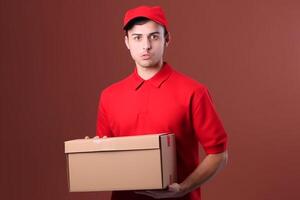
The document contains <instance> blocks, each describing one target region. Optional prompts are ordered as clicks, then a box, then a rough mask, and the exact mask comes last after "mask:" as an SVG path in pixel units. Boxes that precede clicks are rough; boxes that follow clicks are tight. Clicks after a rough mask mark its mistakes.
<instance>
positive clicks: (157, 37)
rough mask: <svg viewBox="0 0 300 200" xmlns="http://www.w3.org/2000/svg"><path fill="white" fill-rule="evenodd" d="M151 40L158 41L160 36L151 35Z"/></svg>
mask: <svg viewBox="0 0 300 200" xmlns="http://www.w3.org/2000/svg"><path fill="white" fill-rule="evenodd" d="M151 39H152V40H157V39H159V36H158V35H151Z"/></svg>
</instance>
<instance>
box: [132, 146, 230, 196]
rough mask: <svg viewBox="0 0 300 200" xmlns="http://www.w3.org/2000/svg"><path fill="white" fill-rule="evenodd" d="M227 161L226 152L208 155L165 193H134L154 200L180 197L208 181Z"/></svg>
mask: <svg viewBox="0 0 300 200" xmlns="http://www.w3.org/2000/svg"><path fill="white" fill-rule="evenodd" d="M227 159H228V153H227V151H225V152H223V153H218V154H208V155H207V156H206V157H205V158H204V159H203V161H202V162H201V163H200V164H199V165H198V166H197V168H196V169H195V170H194V171H193V172H192V173H191V174H190V175H189V176H188V177H187V178H186V179H185V180H184V181H183V182H182V183H180V184H178V183H173V184H171V185H170V186H169V190H166V191H150V190H149V191H143V192H136V193H138V194H144V195H148V196H151V197H153V198H156V199H161V198H176V197H182V196H184V195H186V194H188V193H189V192H191V191H193V190H194V189H196V188H198V187H200V186H201V185H202V184H204V183H205V182H207V181H208V180H210V179H211V178H212V177H213V176H214V175H216V174H217V173H218V172H219V171H220V170H221V169H222V168H224V167H225V165H226V163H227Z"/></svg>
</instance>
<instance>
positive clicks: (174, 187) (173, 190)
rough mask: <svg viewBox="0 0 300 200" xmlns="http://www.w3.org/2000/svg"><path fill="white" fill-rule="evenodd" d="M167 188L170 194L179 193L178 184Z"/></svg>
mask: <svg viewBox="0 0 300 200" xmlns="http://www.w3.org/2000/svg"><path fill="white" fill-rule="evenodd" d="M168 188H169V191H172V192H178V191H180V185H179V184H178V183H173V184H171V185H169V186H168Z"/></svg>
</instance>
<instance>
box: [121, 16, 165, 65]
mask: <svg viewBox="0 0 300 200" xmlns="http://www.w3.org/2000/svg"><path fill="white" fill-rule="evenodd" d="M125 43H126V46H127V48H128V49H129V50H130V54H131V56H132V58H133V60H134V61H135V63H136V65H137V66H139V67H145V68H147V67H148V68H149V67H156V66H157V65H158V64H160V63H162V61H163V54H164V49H165V47H166V46H167V43H166V39H165V36H164V28H163V26H161V25H159V24H157V23H155V22H153V21H148V22H146V23H145V24H143V25H135V26H133V28H132V29H130V30H129V31H128V35H127V36H125Z"/></svg>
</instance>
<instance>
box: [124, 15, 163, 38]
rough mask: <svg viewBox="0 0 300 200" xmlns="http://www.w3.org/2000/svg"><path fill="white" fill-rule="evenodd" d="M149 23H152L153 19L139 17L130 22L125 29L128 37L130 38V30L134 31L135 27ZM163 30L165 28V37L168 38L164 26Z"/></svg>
mask: <svg viewBox="0 0 300 200" xmlns="http://www.w3.org/2000/svg"><path fill="white" fill-rule="evenodd" d="M148 21H151V19H148V18H147V17H137V18H134V19H132V20H130V21H129V22H128V23H127V24H126V26H125V27H124V31H125V34H126V36H128V31H129V30H130V29H132V28H133V27H134V26H135V25H143V24H145V23H147V22H148ZM163 28H164V35H165V36H167V34H168V31H167V29H166V28H165V27H164V26H163Z"/></svg>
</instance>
